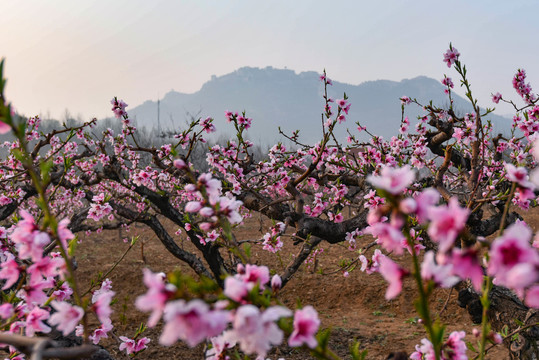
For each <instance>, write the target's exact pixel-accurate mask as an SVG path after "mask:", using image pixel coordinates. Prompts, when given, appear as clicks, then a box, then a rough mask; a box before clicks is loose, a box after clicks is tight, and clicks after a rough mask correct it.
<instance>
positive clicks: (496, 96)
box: [492, 92, 502, 104]
mask: <svg viewBox="0 0 539 360" xmlns="http://www.w3.org/2000/svg"><path fill="white" fill-rule="evenodd" d="M501 99H502V94H500V93H499V92H498V93H496V94H493V95H492V102H494V103H496V104H498V103H499V102H500V100H501Z"/></svg>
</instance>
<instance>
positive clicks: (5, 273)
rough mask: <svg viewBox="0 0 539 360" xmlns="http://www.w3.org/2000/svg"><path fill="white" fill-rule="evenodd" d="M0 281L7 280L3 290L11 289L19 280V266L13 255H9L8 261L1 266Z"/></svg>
mask: <svg viewBox="0 0 539 360" xmlns="http://www.w3.org/2000/svg"><path fill="white" fill-rule="evenodd" d="M0 268H1V269H2V270H0V279H4V280H6V283H5V284H4V286H3V287H2V290H6V289H9V288H10V287H12V286H13V284H15V283H16V282H17V280H18V279H19V275H20V270H19V264H17V261H16V260H15V256H13V254H11V253H8V256H7V260H6V261H4V262H3V263H2V264H0Z"/></svg>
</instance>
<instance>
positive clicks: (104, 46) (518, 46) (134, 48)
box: [0, 0, 539, 120]
mask: <svg viewBox="0 0 539 360" xmlns="http://www.w3.org/2000/svg"><path fill="white" fill-rule="evenodd" d="M0 14H1V18H0V30H1V32H0V34H1V35H0V57H5V58H6V75H7V77H8V85H7V91H6V92H7V96H8V98H9V99H10V100H11V101H12V102H13V104H14V106H15V107H16V108H17V109H18V110H19V111H20V112H22V113H24V114H26V115H34V114H39V113H41V114H43V115H44V116H47V114H49V115H50V116H52V117H56V118H60V119H62V118H63V117H64V114H65V112H66V109H69V111H70V113H71V114H72V115H75V116H77V115H80V116H81V117H82V119H84V120H88V119H90V118H91V117H94V116H96V117H98V118H101V117H105V116H110V115H111V113H110V104H109V101H110V99H111V98H112V97H113V96H115V95H116V96H118V97H120V98H123V99H124V100H125V101H126V102H127V103H128V104H129V105H130V106H131V107H133V106H136V105H139V104H140V103H142V102H143V101H145V100H148V99H152V100H155V99H156V98H157V97H158V95H161V96H162V95H164V94H165V93H167V92H168V91H170V90H171V89H174V90H176V91H181V92H188V93H189V92H195V91H197V90H198V89H200V87H201V86H202V84H203V83H204V82H206V81H208V80H209V79H210V77H211V75H213V74H215V75H218V76H219V75H224V74H227V73H229V72H232V71H234V70H236V69H237V68H239V67H242V66H258V67H265V66H273V67H276V68H284V67H288V68H289V69H293V70H295V71H296V72H301V71H307V70H314V71H317V72H321V71H322V70H323V69H324V68H325V69H327V71H328V74H329V77H330V78H332V79H334V80H338V81H342V82H347V83H351V84H359V83H361V82H364V81H368V80H377V79H389V80H398V81H400V80H401V79H404V78H412V77H415V76H418V75H427V76H429V77H434V78H436V79H441V78H443V74H444V73H446V74H448V76H450V77H452V78H453V80H456V77H457V74H456V73H455V72H454V71H453V70H450V69H448V68H447V67H446V65H445V64H444V63H443V62H442V55H443V53H444V51H445V50H446V48H447V46H448V43H449V42H450V41H451V42H452V43H453V45H454V46H455V47H456V48H457V49H458V50H459V51H460V53H461V54H462V55H461V60H462V61H464V62H465V63H466V64H467V68H468V69H469V77H470V81H471V83H472V88H473V89H475V94H476V95H477V97H478V98H479V100H480V101H481V102H482V104H483V105H484V106H491V105H492V103H491V101H490V93H491V92H496V91H500V92H501V93H502V94H503V95H504V96H508V95H509V96H510V97H512V98H513V99H516V94H515V93H514V91H513V90H512V87H511V79H512V76H513V74H514V73H515V71H516V69H517V68H519V67H523V68H525V69H526V70H527V72H528V79H529V81H531V83H532V87H534V89H535V90H536V92H539V47H538V46H537V44H536V41H537V40H536V39H537V34H539V22H538V21H537V14H539V2H537V1H516V0H515V1H509V0H504V1H494V0H490V1H486V0H485V1H482V0H473V1H472V0H467V1H464V0H462V1H458V0H452V1H434V0H429V1H419V0H415V1H397V0H394V1H383V0H376V1H373V0H371V1H359V0H356V1H339V0H336V1H314V0H283V1H274V0H270V1H256V0H244V1H226V0H215V1H202V0H199V1H194V0H193V1H179V0H178V1H159V0H121V1H117V0H114V1H111V0H106V1H105V0H103V1H100V0H95V1H90V0H88V1H73V0H47V1H43V0H24V1H16V0H2V1H1V2H0ZM455 84H457V82H456V81H455ZM460 93H461V94H462V91H461V92H460ZM403 95H405V94H403ZM351 100H352V103H353V101H354V99H351ZM128 109H129V108H128ZM510 110H511V109H510V108H508V107H499V111H497V112H498V113H500V114H507V113H510V112H511V111H510ZM212 115H213V114H212Z"/></svg>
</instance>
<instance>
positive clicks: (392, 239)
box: [365, 222, 406, 255]
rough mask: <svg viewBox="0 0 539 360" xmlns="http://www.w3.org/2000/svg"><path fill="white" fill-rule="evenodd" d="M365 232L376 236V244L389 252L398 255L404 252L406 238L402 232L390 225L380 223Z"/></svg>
mask: <svg viewBox="0 0 539 360" xmlns="http://www.w3.org/2000/svg"><path fill="white" fill-rule="evenodd" d="M365 232H366V233H368V234H371V235H372V236H374V237H375V238H376V242H377V243H378V244H380V245H382V247H383V248H384V249H386V250H387V251H394V252H395V253H396V254H398V255H401V254H402V253H403V252H404V248H403V247H402V243H403V241H406V238H405V237H404V235H403V234H402V232H401V231H400V230H398V229H396V228H395V227H393V226H391V225H390V224H388V223H381V222H379V223H376V224H374V225H371V226H369V227H368V228H367V229H365Z"/></svg>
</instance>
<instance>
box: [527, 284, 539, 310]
mask: <svg viewBox="0 0 539 360" xmlns="http://www.w3.org/2000/svg"><path fill="white" fill-rule="evenodd" d="M525 303H526V305H528V306H529V307H533V308H536V309H539V285H534V286H532V287H531V288H530V289H529V290H528V291H527V293H526V299H525Z"/></svg>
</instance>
